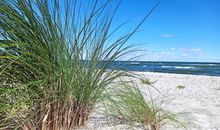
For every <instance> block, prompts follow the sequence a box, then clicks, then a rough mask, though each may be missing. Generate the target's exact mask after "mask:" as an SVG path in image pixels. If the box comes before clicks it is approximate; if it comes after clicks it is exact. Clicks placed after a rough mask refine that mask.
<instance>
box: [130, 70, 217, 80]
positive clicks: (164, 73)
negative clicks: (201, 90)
mask: <svg viewBox="0 0 220 130" xmlns="http://www.w3.org/2000/svg"><path fill="white" fill-rule="evenodd" d="M127 72H132V73H138V74H139V73H148V74H161V75H182V76H203V77H210V78H211V77H216V78H220V75H219V76H218V75H201V74H182V73H181V74H180V73H167V72H152V71H127Z"/></svg>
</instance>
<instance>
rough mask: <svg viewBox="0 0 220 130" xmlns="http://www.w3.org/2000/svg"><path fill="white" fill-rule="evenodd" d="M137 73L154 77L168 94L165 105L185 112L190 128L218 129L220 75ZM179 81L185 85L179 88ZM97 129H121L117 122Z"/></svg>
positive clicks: (164, 128) (163, 91)
mask: <svg viewBox="0 0 220 130" xmlns="http://www.w3.org/2000/svg"><path fill="white" fill-rule="evenodd" d="M136 73H137V74H140V75H142V76H143V77H145V78H148V79H150V80H151V81H154V80H157V82H156V83H155V84H154V86H155V88H157V89H158V90H160V92H161V93H162V94H164V95H166V96H168V98H167V99H166V106H164V107H165V109H167V110H169V111H171V112H173V113H184V114H183V117H184V119H185V121H186V123H187V124H188V129H189V130H220V77H214V76H198V75H183V74H165V73H150V72H136ZM137 83H138V84H139V86H140V88H141V90H142V91H143V92H144V93H147V92H148V89H147V87H146V86H144V85H143V84H141V82H140V81H137ZM178 85H183V86H185V88H184V89H178V88H177V86H178ZM153 93H155V95H156V97H154V98H157V97H161V95H160V94H158V93H157V94H156V91H154V92H153ZM157 95H158V96H157ZM92 118H95V117H92ZM90 129H98V128H90ZM99 129H103V130H105V129H123V127H121V126H120V125H118V126H116V127H102V128H99ZM161 129H162V130H176V129H177V128H173V127H169V126H164V127H162V128H161ZM178 130H180V128H178Z"/></svg>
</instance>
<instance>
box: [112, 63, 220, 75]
mask: <svg viewBox="0 0 220 130" xmlns="http://www.w3.org/2000/svg"><path fill="white" fill-rule="evenodd" d="M109 69H117V70H125V71H142V72H160V73H175V74H191V75H208V76H220V63H208V62H160V61H158V62H151V61H114V63H113V64H112V65H111V66H110V68H109Z"/></svg>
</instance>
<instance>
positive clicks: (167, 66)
mask: <svg viewBox="0 0 220 130" xmlns="http://www.w3.org/2000/svg"><path fill="white" fill-rule="evenodd" d="M161 68H173V66H161Z"/></svg>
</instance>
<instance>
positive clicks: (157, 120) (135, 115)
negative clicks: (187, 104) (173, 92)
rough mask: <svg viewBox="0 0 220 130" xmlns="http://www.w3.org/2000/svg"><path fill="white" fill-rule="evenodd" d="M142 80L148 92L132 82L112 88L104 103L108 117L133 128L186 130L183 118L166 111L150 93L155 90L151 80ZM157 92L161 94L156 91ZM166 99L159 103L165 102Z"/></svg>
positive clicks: (121, 83) (122, 82)
mask: <svg viewBox="0 0 220 130" xmlns="http://www.w3.org/2000/svg"><path fill="white" fill-rule="evenodd" d="M143 81H146V79H141V83H143V84H142V85H146V87H150V88H148V92H147V93H146V92H145V93H144V92H142V91H141V90H140V88H139V87H140V85H141V84H140V85H138V84H137V83H135V82H133V81H132V79H131V81H127V82H125V81H123V80H122V81H121V82H120V83H119V84H117V86H114V87H111V89H109V91H108V93H109V94H108V95H109V96H108V97H107V98H106V102H105V103H104V105H105V107H106V108H107V115H111V116H113V117H115V118H116V119H118V120H119V121H122V122H123V123H125V124H128V125H130V126H131V127H133V126H136V125H140V126H141V128H143V129H147V130H159V129H160V128H161V127H162V126H163V125H168V126H172V127H173V126H174V127H176V128H177V127H181V128H186V125H185V124H184V123H183V121H182V118H181V117H180V115H178V114H173V113H171V112H169V111H167V110H165V109H164V108H163V106H162V104H161V103H158V101H157V100H158V99H156V98H155V97H156V95H153V93H152V92H151V91H150V90H152V89H155V87H154V86H153V84H152V83H150V81H149V80H147V81H146V82H147V83H146V82H143ZM155 91H156V92H158V93H159V94H160V92H159V91H158V90H157V89H156V90H155ZM164 101H165V98H162V99H160V101H159V102H162V103H163V102H164Z"/></svg>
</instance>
